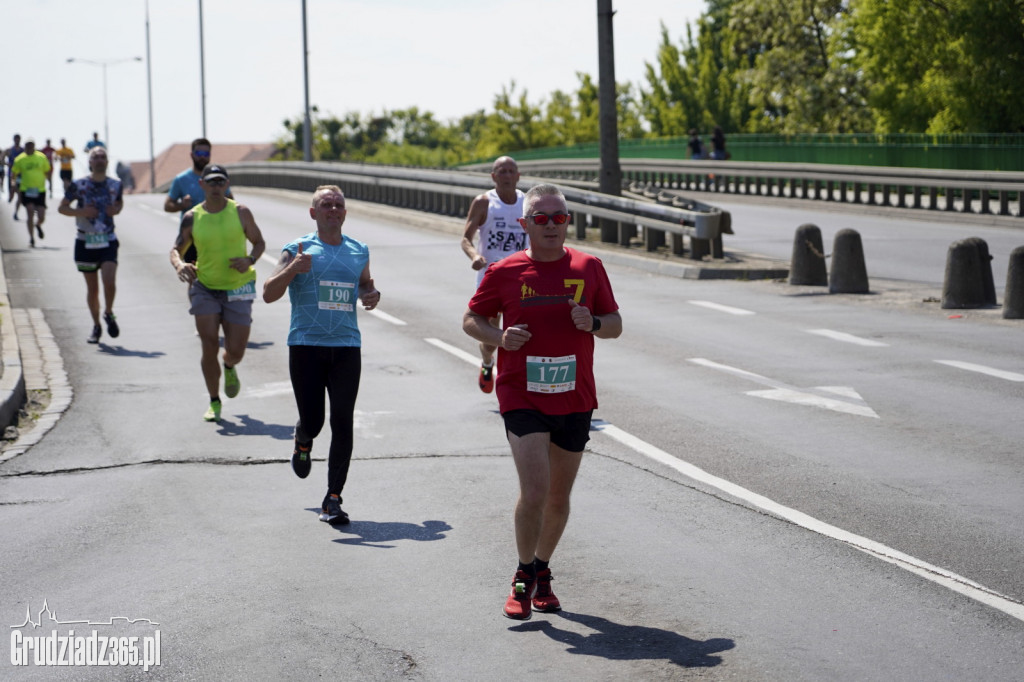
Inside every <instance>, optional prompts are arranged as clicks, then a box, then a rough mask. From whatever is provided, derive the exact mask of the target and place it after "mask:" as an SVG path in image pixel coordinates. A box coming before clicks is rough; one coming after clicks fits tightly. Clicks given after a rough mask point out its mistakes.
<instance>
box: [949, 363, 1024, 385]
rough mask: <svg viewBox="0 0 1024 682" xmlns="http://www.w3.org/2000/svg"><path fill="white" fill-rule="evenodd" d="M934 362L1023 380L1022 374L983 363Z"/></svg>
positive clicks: (1023, 375) (1009, 378)
mask: <svg viewBox="0 0 1024 682" xmlns="http://www.w3.org/2000/svg"><path fill="white" fill-rule="evenodd" d="M935 362H937V363H939V364H940V365H949V366H950V367H956V368H957V369H965V370H967V371H968V372H978V373H980V374H987V375H989V376H993V377H998V378H999V379H1006V380H1007V381H1024V374H1018V373H1016V372H1006V371H1004V370H1001V369H994V368H992V367H986V366H985V365H975V364H973V363H970V362H960V361H958V360H936V361H935Z"/></svg>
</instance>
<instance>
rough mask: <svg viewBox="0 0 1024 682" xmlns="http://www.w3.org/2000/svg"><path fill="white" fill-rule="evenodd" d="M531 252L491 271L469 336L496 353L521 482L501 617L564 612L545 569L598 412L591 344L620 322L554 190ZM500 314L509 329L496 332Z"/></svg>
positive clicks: (614, 332) (529, 208)
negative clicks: (569, 239)
mask: <svg viewBox="0 0 1024 682" xmlns="http://www.w3.org/2000/svg"><path fill="white" fill-rule="evenodd" d="M523 216H524V217H523V218H521V219H520V223H521V224H522V226H523V228H524V229H525V230H526V232H527V234H528V235H529V237H530V246H529V248H528V249H526V250H525V251H520V252H518V253H515V254H513V255H511V256H508V257H507V258H505V259H503V260H501V261H499V262H498V263H494V264H492V265H491V266H490V267H489V268H488V270H487V274H485V275H484V278H483V281H481V282H480V286H479V287H478V289H477V292H476V294H475V295H474V296H473V298H472V299H471V300H470V302H469V307H468V308H467V310H466V313H465V315H464V316H463V322H462V328H463V330H465V332H466V333H467V334H469V335H470V336H472V337H473V338H474V339H476V340H477V341H480V342H481V343H486V344H488V345H493V346H497V347H499V348H500V349H501V352H499V353H498V378H497V382H496V387H495V388H496V392H497V396H498V407H499V409H500V410H501V415H502V418H503V419H504V420H505V431H506V435H507V437H508V441H509V445H510V446H511V449H512V458H513V460H514V461H515V465H516V472H517V473H518V476H519V500H518V502H517V503H516V509H515V534H516V548H517V551H518V554H519V566H518V568H517V569H516V572H515V576H514V578H513V580H512V592H511V594H510V595H509V597H508V599H507V600H506V602H505V607H504V614H505V615H506V616H507V617H509V618H513V619H517V620H526V619H528V618H530V616H531V615H532V609H533V608H536V609H537V610H538V611H557V610H559V609H560V608H561V605H560V603H559V601H558V598H557V597H555V595H554V593H553V592H552V591H551V569H550V568H549V567H548V562H549V561H550V560H551V555H552V554H553V553H554V551H555V547H556V545H557V544H558V541H559V539H560V538H561V536H562V531H564V530H565V524H566V522H567V521H568V519H569V496H570V493H571V492H572V485H573V482H574V481H575V480H576V473H577V471H579V466H580V461H581V460H582V458H583V448H584V447H585V446H586V443H587V441H588V440H589V439H590V435H589V433H590V417H591V414H592V412H593V411H594V409H595V408H596V407H597V391H596V389H595V385H594V337H595V336H596V337H599V338H602V339H614V338H616V337H618V336H619V335H620V334H621V333H622V317H621V316H620V315H619V313H618V305H617V304H616V302H615V296H614V295H613V293H612V288H611V284H610V283H609V281H608V275H607V274H606V273H605V270H604V266H603V265H602V263H601V261H600V260H599V259H597V258H595V257H593V256H590V255H588V254H585V253H582V252H580V251H576V250H575V249H570V248H566V247H565V237H566V232H567V230H568V227H569V212H568V209H567V207H566V203H565V197H564V196H563V195H562V193H561V191H559V189H558V188H557V187H555V186H554V185H548V184H543V185H537V186H536V187H534V188H532V189H531V190H530V191H529V192H527V193H526V198H525V200H524V202H523ZM499 313H500V314H501V317H502V324H503V327H502V328H501V329H498V328H496V327H494V326H492V325H491V324H490V322H489V320H490V319H491V318H494V317H497V316H498V314H499Z"/></svg>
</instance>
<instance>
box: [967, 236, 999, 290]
mask: <svg viewBox="0 0 1024 682" xmlns="http://www.w3.org/2000/svg"><path fill="white" fill-rule="evenodd" d="M966 241H969V242H971V243H972V244H974V246H975V247H976V248H977V249H978V260H979V264H980V265H981V272H980V273H979V274H980V276H981V291H982V297H983V298H984V300H985V305H991V306H995V305H999V303H998V301H996V282H995V280H994V279H993V278H992V256H991V255H990V254H989V252H988V243H987V242H986V241H985V240H984V239H982V238H981V237H968V238H967V240H966Z"/></svg>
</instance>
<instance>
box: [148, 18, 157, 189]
mask: <svg viewBox="0 0 1024 682" xmlns="http://www.w3.org/2000/svg"><path fill="white" fill-rule="evenodd" d="M146 90H147V93H148V100H147V101H148V103H149V191H151V192H152V191H153V190H154V189H156V157H155V156H154V155H153V59H152V57H150V55H149V0H146Z"/></svg>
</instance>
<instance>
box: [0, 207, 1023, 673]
mask: <svg viewBox="0 0 1024 682" xmlns="http://www.w3.org/2000/svg"><path fill="white" fill-rule="evenodd" d="M237 194H238V195H239V197H240V199H241V200H242V201H243V202H244V203H246V204H248V205H249V206H250V207H251V208H252V209H253V211H254V214H255V216H256V218H257V221H258V223H259V224H260V226H261V228H262V229H263V232H264V235H265V237H266V239H267V243H268V253H270V254H276V253H277V252H278V250H279V248H280V246H281V245H282V244H284V243H285V242H286V241H288V240H290V239H292V238H294V237H295V236H298V235H300V234H303V233H305V232H308V231H310V230H311V229H313V227H314V224H313V222H312V221H311V220H310V219H309V218H308V212H307V211H306V207H307V206H308V202H307V200H306V198H305V197H301V198H298V199H294V198H289V197H287V196H284V195H281V194H277V193H259V194H257V193H253V192H247V191H244V190H241V191H239V192H237ZM161 204H162V197H157V196H148V195H137V196H132V197H129V199H128V202H127V207H126V208H125V211H124V213H123V214H122V216H120V218H119V222H118V225H119V227H118V233H119V235H120V238H121V240H122V246H121V252H120V253H121V265H120V269H119V276H118V279H119V284H120V288H119V293H118V303H117V306H116V310H117V313H118V319H119V321H120V323H121V327H122V334H121V336H120V337H119V338H118V339H116V340H112V339H109V338H106V337H105V338H104V339H103V342H102V343H101V344H100V345H99V346H98V347H97V346H91V345H87V344H86V343H85V338H86V336H87V335H88V333H89V330H90V327H91V322H90V321H89V318H88V315H87V313H86V311H85V305H84V293H85V290H84V284H83V283H82V281H81V276H80V275H79V274H78V273H77V272H76V271H75V269H74V265H73V261H72V255H71V245H72V239H73V227H72V224H71V221H70V219H67V218H64V217H62V216H59V215H58V214H56V212H55V211H51V217H50V219H49V221H48V223H47V237H46V240H45V241H43V242H42V244H43V246H42V248H37V249H35V250H29V249H27V248H25V244H24V242H25V241H26V234H25V230H24V226H23V223H13V222H12V221H11V220H10V216H9V214H4V215H0V245H2V247H3V251H4V266H5V270H6V275H7V279H8V285H9V289H10V298H11V302H12V305H13V306H14V307H15V308H18V309H27V310H41V311H42V314H43V317H44V319H45V322H46V325H47V326H48V328H49V330H50V331H51V332H52V334H53V337H54V338H55V340H56V342H57V345H58V346H59V348H60V351H61V361H62V369H63V370H64V371H65V372H66V374H67V380H68V383H69V384H70V385H71V386H72V388H73V390H74V399H73V401H72V402H71V405H70V407H69V408H68V409H67V411H66V412H65V413H64V414H63V415H62V417H61V418H60V420H59V421H58V422H57V424H56V425H55V426H54V427H53V428H52V429H51V430H50V431H49V432H48V433H46V435H45V436H44V437H43V438H42V439H41V440H40V441H39V442H38V443H37V444H36V445H34V446H32V447H31V448H30V449H29V450H27V451H26V452H25V453H24V454H22V455H19V456H17V457H15V458H13V459H10V460H9V461H7V462H4V463H3V464H0V529H2V530H0V547H3V551H2V552H0V575H2V576H3V581H2V583H0V584H2V588H0V613H2V614H3V617H5V618H6V620H7V623H8V624H9V625H10V626H11V627H10V631H11V633H12V635H11V636H12V638H13V637H15V636H16V635H15V634H14V633H15V632H17V633H19V634H20V635H22V636H24V637H33V636H35V637H41V636H44V635H47V634H49V633H50V631H52V630H57V631H59V634H67V630H69V629H74V630H75V631H76V636H81V635H87V634H89V633H91V632H93V631H98V632H99V634H100V635H110V636H113V637H120V636H125V637H127V636H138V637H140V638H146V637H151V638H152V637H155V633H156V632H157V631H158V632H159V634H160V654H161V655H160V662H159V665H154V666H153V667H151V668H150V670H149V671H148V672H143V671H142V669H141V667H139V666H136V667H131V666H124V667H120V666H119V667H89V668H83V667H46V666H35V665H31V664H30V665H27V666H16V665H14V662H15V661H14V659H15V658H16V656H18V655H21V653H24V652H25V651H26V650H25V649H24V648H22V649H17V648H16V647H15V641H14V639H11V641H10V642H8V644H7V645H6V648H5V651H4V653H5V656H4V659H3V662H2V663H0V677H2V678H4V679H14V680H21V679H44V680H48V679H109V678H115V679H196V680H207V679H268V680H269V679H311V678H317V677H327V676H331V677H336V678H340V679H352V680H398V679H408V680H453V679H455V680H479V679H488V680H490V679H495V680H514V679H522V678H524V677H528V676H532V677H537V678H541V679H571V680H620V679H645V680H646V679H651V680H661V679H664V680H669V679H673V680H674V679H691V678H697V677H700V678H703V679H715V680H717V679H722V680H725V679H733V680H823V679H828V680H865V679H900V680H962V679H985V680H1018V679H1021V674H1022V673H1021V671H1022V670H1024V606H1022V602H1024V571H1022V570H1021V566H1022V565H1024V526H1022V524H1021V523H1020V519H1021V518H1022V516H1024V495H1021V493H1020V491H1021V490H1022V489H1024V458H1022V455H1021V446H1020V444H1021V442H1024V422H1022V420H1021V418H1020V415H1021V406H1022V399H1024V360H1022V354H1021V349H1022V344H1021V339H1022V336H1021V334H1022V327H1021V323H1020V321H1006V320H1002V319H1001V318H1000V316H999V311H998V310H996V309H991V310H980V311H963V312H961V311H956V312H957V314H958V315H960V316H959V317H952V318H951V317H950V315H951V314H952V312H953V311H943V310H941V309H939V308H938V304H937V303H930V302H927V301H926V299H928V298H930V297H932V296H937V295H939V290H938V289H936V281H938V282H939V284H940V285H941V274H940V275H939V276H938V278H937V280H936V279H935V277H924V276H923V275H921V274H919V273H920V272H923V271H924V270H925V269H927V268H929V267H931V266H930V265H929V264H928V261H929V258H930V254H944V249H945V245H948V243H949V241H952V239H956V238H960V237H958V236H956V232H955V226H949V225H943V226H938V227H933V228H931V229H925V228H923V227H922V229H921V230H920V231H913V232H912V233H911V234H908V235H907V236H905V237H899V236H897V233H898V232H899V230H900V229H901V228H902V226H901V225H900V224H896V223H895V222H892V221H890V223H889V224H887V223H886V220H884V219H879V220H876V221H873V222H872V226H873V227H877V228H878V229H879V230H880V231H882V232H889V233H891V236H890V238H891V239H893V240H897V239H904V238H905V239H906V240H907V241H908V243H910V245H911V246H912V247H913V248H909V249H908V251H910V252H912V253H914V254H919V255H920V256H921V260H920V261H915V264H913V265H908V272H909V274H908V275H907V276H905V277H900V276H898V275H899V274H900V273H899V272H896V273H893V274H888V272H889V271H888V270H886V272H887V274H886V275H885V276H884V277H881V276H877V275H876V279H873V281H872V289H873V291H874V293H873V294H871V295H868V296H851V295H843V296H828V295H827V294H825V293H823V291H822V290H821V288H814V287H790V286H788V285H787V284H785V283H781V282H773V281H763V282H735V281H695V280H684V279H680V278H676V277H671V276H667V275H664V274H651V273H648V272H645V271H641V270H638V269H634V268H630V267H624V266H622V265H619V264H617V263H618V259H617V258H616V257H615V256H614V255H613V254H609V255H608V256H607V258H606V262H607V263H608V270H609V274H610V277H611V280H612V284H613V286H614V287H615V291H616V297H617V300H618V302H619V305H620V306H621V310H622V315H623V318H624V325H625V332H624V334H623V336H622V338H620V339H618V340H615V341H606V342H599V344H598V352H597V366H598V369H597V381H598V391H599V396H600V400H601V407H600V409H599V410H598V411H597V413H596V415H595V417H597V418H599V419H600V420H601V421H600V422H599V423H596V424H595V430H594V432H593V434H592V435H593V438H592V440H591V443H590V446H589V450H588V453H587V455H586V456H585V459H584V465H583V468H582V470H581V475H580V478H579V480H578V482H577V485H576V489H575V491H574V512H573V517H572V519H571V520H570V524H569V528H568V530H567V532H566V535H565V538H564V540H563V542H562V544H561V546H560V548H559V551H558V553H557V554H556V556H555V559H554V561H553V562H552V569H553V571H554V575H555V583H554V588H555V590H556V592H557V594H558V595H559V597H560V599H561V600H562V603H563V605H564V607H565V610H564V611H563V612H561V613H559V614H554V615H535V616H534V618H533V619H532V620H531V621H528V622H525V623H516V622H513V621H510V620H507V619H505V618H502V617H501V615H500V608H501V605H502V602H503V599H504V595H505V593H506V591H507V589H508V582H509V578H510V573H511V570H512V569H513V568H514V549H513V544H512V518H511V516H512V514H511V512H512V505H513V504H514V500H515V475H514V471H513V467H512V464H511V461H510V460H509V457H508V455H507V445H506V443H505V442H504V438H503V434H502V426H501V421H500V417H499V416H498V415H497V413H496V401H495V400H494V398H493V396H487V395H483V394H481V393H480V392H479V390H478V389H477V388H476V369H475V367H474V366H473V365H472V364H471V363H470V362H469V361H468V360H471V359H472V356H473V355H474V354H475V342H473V341H472V340H471V339H469V338H468V337H466V336H465V335H464V334H463V333H462V331H461V328H460V320H461V314H462V311H463V310H464V307H465V304H466V301H467V300H468V298H469V295H470V292H471V289H472V287H473V282H474V275H473V273H472V271H471V270H470V269H469V268H468V261H467V260H466V259H465V257H464V256H463V254H462V253H461V251H460V250H459V248H458V237H457V235H458V233H459V232H460V225H459V223H460V221H458V220H451V219H437V218H433V217H425V216H419V215H411V214H404V213H401V212H396V211H378V210H376V209H372V208H370V207H366V206H365V205H358V204H355V203H354V202H353V204H352V206H351V210H350V215H349V219H348V222H347V223H346V232H348V233H349V234H351V235H353V236H355V237H356V238H359V239H361V240H363V241H366V242H367V243H368V244H369V245H370V247H371V268H372V272H373V275H374V278H375V281H376V284H377V286H378V288H379V289H380V290H381V292H382V299H381V304H380V311H381V312H382V313H384V314H383V315H374V314H364V315H361V322H360V324H361V327H362V330H363V337H364V348H363V375H362V385H361V390H360V397H359V403H358V406H357V407H358V411H357V417H358V422H357V433H356V455H355V461H354V463H353V467H352V473H351V475H350V479H349V484H348V486H347V488H346V491H345V505H344V506H345V508H346V510H348V511H349V513H350V514H351V515H352V519H353V522H352V524H351V525H350V526H348V527H342V528H338V529H334V528H330V527H328V526H327V525H325V524H322V523H320V522H318V521H317V519H316V508H317V506H318V505H319V502H320V499H321V498H322V496H323V493H324V488H325V485H324V478H325V476H326V465H325V463H324V461H323V459H322V455H323V453H324V452H325V450H326V436H327V431H326V429H325V434H324V435H323V436H322V437H321V439H319V440H318V441H317V444H316V445H315V446H314V456H315V457H316V461H315V462H314V468H313V473H312V474H311V476H310V477H309V478H308V479H305V480H299V479H297V478H296V477H295V476H294V475H293V474H292V473H291V470H290V467H289V465H288V457H289V455H290V452H291V428H292V424H293V422H294V420H295V409H294V405H293V403H292V399H291V395H290V389H289V385H288V375H287V364H286V359H287V349H286V347H285V343H284V340H285V336H286V332H287V324H288V323H287V319H288V305H287V303H286V302H285V301H281V302H278V303H275V304H271V305H265V304H263V303H262V302H259V303H257V305H256V306H255V307H254V318H255V321H254V326H253V332H252V337H251V342H250V346H249V349H248V351H247V355H246V358H245V361H244V362H243V363H242V365H240V368H239V374H240V377H241V380H242V392H241V394H240V395H239V397H238V398H236V399H234V400H231V401H228V402H226V404H225V408H224V420H223V422H222V423H220V424H217V425H213V424H207V423H204V422H203V421H202V420H201V415H202V413H203V411H204V410H205V408H206V397H205V395H204V393H205V391H204V390H203V385H202V379H201V375H200V371H199V345H198V340H197V338H196V337H195V334H194V331H193V328H192V326H191V319H190V317H189V315H188V313H187V301H186V295H185V287H184V285H182V284H180V283H179V282H177V280H176V278H175V276H174V273H173V271H172V269H171V267H170V265H169V264H168V261H167V252H168V250H169V248H170V246H171V243H172V241H173V237H174V234H175V231H176V222H175V220H174V219H173V218H172V217H169V216H167V215H165V214H163V213H162V212H161V211H160V205H161ZM780 211H782V209H776V208H772V209H771V211H770V212H769V211H767V210H766V211H763V212H761V213H751V214H749V215H737V217H736V218H734V224H735V226H736V229H737V232H738V234H737V235H736V237H735V239H730V240H729V242H727V248H730V247H731V248H749V249H750V250H758V249H757V248H756V247H757V246H758V241H759V240H760V243H761V244H766V243H769V242H777V243H779V244H784V243H785V242H786V241H787V240H791V239H792V232H793V229H795V227H796V226H797V225H799V224H801V223H805V222H815V223H817V224H822V225H824V224H825V223H828V222H829V220H830V218H831V217H832V216H834V215H835V214H807V213H803V212H801V210H798V209H791V210H790V212H789V213H780ZM769 214H770V218H771V219H770V221H769V220H767V219H765V220H762V219H761V218H759V217H758V216H759V215H761V216H765V217H767V216H769ZM854 219H855V218H850V220H854ZM829 224H830V223H829ZM772 226H774V227H772ZM849 226H851V225H850V223H849V222H846V221H844V224H842V225H838V226H837V228H838V227H849ZM431 228H433V229H431ZM968 229H969V228H968ZM969 231H970V232H971V234H975V233H977V230H971V229H969ZM997 234H1000V235H1006V239H1007V241H1008V242H1012V241H1013V240H1014V239H1015V238H1017V237H1018V236H1019V234H1020V233H1016V232H1014V231H1010V230H1002V231H1001V232H998V233H997ZM961 236H971V235H968V234H963V235H961ZM951 237H952V239H951ZM872 239H874V237H872ZM1020 241H1022V242H1024V239H1020ZM869 243H870V242H869V241H868V240H867V239H866V246H867V245H868V244H869ZM867 251H868V258H869V272H870V271H871V269H872V265H871V250H870V248H868V249H867ZM761 252H764V250H763V249H761ZM993 253H994V254H998V253H1008V251H1007V250H1006V249H1005V247H1004V246H1003V245H1002V244H1001V243H1000V245H998V246H996V247H994V248H993ZM769 255H772V254H769ZM908 258H910V260H915V259H916V258H917V256H916V255H915V256H913V257H911V256H908ZM997 258H998V256H997ZM997 263H998V261H994V264H997ZM888 267H889V266H888V265H887V266H886V268H888ZM937 267H938V272H939V273H941V267H942V266H941V264H940V265H938V266H937ZM996 267H997V268H998V265H996ZM271 268H272V265H271V263H270V262H261V263H260V264H259V265H258V267H257V269H258V273H259V279H260V281H263V280H264V279H265V278H266V276H267V275H268V274H269V272H270V270H271ZM996 280H997V282H998V280H999V275H998V274H997V275H996ZM44 602H45V604H46V605H47V607H48V608H49V609H50V612H41V609H42V607H43V604H44ZM26 611H27V612H28V613H27V615H26ZM51 618H52V619H55V621H56V622H55V621H54V620H51ZM121 619H132V620H136V621H137V622H135V623H128V622H127V621H124V620H121ZM29 621H31V622H29ZM73 621H84V622H77V623H72V622H73ZM108 622H109V623H110V624H106V623H108ZM32 623H41V626H40V627H38V628H35V627H32ZM97 623H102V624H97ZM140 641H143V640H141V639H140ZM150 642H153V640H152V639H151V640H150ZM27 655H29V656H31V655H32V652H31V651H29V652H28V654H27Z"/></svg>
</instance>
